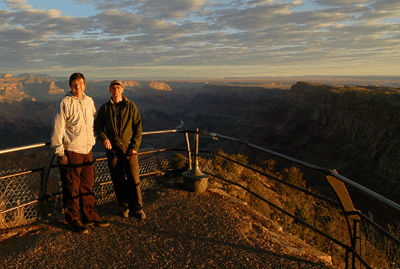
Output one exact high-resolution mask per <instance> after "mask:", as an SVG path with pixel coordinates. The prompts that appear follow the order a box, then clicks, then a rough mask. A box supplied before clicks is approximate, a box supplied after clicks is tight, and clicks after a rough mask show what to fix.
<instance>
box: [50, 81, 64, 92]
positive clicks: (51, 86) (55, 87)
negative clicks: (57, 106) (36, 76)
mask: <svg viewBox="0 0 400 269" xmlns="http://www.w3.org/2000/svg"><path fill="white" fill-rule="evenodd" d="M49 94H64V89H61V88H59V87H57V86H56V84H55V83H54V81H52V82H50V87H49Z"/></svg>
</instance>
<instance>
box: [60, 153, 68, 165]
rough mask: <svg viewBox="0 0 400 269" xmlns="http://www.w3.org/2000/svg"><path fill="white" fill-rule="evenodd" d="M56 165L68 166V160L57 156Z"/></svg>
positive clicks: (65, 157)
mask: <svg viewBox="0 0 400 269" xmlns="http://www.w3.org/2000/svg"><path fill="white" fill-rule="evenodd" d="M57 163H58V164H59V165H67V164H68V158H67V156H65V155H64V156H57Z"/></svg>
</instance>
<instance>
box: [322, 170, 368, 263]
mask: <svg viewBox="0 0 400 269" xmlns="http://www.w3.org/2000/svg"><path fill="white" fill-rule="evenodd" d="M334 172H335V173H337V172H336V171H334ZM326 179H327V180H328V182H329V183H330V184H331V186H332V188H333V190H334V191H335V193H336V195H337V196H338V198H339V200H340V203H341V205H342V210H343V212H344V215H345V216H346V219H347V224H348V227H349V235H350V243H351V247H352V249H353V250H354V252H356V253H358V254H359V255H360V256H361V257H362V253H361V229H360V217H359V216H358V215H356V214H354V213H355V211H356V209H355V207H354V205H353V201H352V200H351V197H350V195H349V192H348V191H347V188H346V186H345V185H344V183H343V182H342V181H340V180H338V179H337V178H335V177H333V176H330V175H328V176H326ZM346 263H347V262H346ZM347 264H351V265H352V268H357V269H358V268H361V262H360V261H359V260H356V257H355V255H353V253H351V255H350V256H349V257H348V263H347Z"/></svg>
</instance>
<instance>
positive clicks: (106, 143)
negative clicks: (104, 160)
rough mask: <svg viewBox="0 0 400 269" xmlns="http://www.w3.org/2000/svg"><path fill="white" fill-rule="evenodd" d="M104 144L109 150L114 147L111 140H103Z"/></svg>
mask: <svg viewBox="0 0 400 269" xmlns="http://www.w3.org/2000/svg"><path fill="white" fill-rule="evenodd" d="M103 146H104V148H105V149H108V150H111V149H112V146H111V142H110V140H106V141H104V142H103Z"/></svg>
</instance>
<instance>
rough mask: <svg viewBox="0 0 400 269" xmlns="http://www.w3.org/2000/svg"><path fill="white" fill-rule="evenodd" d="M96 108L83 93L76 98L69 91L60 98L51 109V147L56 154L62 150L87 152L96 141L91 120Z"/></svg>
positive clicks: (62, 151) (62, 152)
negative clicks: (79, 97) (80, 97)
mask: <svg viewBox="0 0 400 269" xmlns="http://www.w3.org/2000/svg"><path fill="white" fill-rule="evenodd" d="M95 114H96V108H95V106H94V102H93V99H92V98H90V97H89V96H87V95H86V94H83V97H82V99H78V98H77V97H76V96H74V95H73V94H72V93H71V92H70V93H68V94H67V95H66V96H65V97H64V98H63V99H61V100H60V101H59V102H58V103H57V105H56V107H55V108H54V110H53V120H52V121H53V132H52V135H51V147H53V148H55V150H56V152H55V153H56V154H57V155H61V156H62V155H64V150H68V151H74V152H76V153H80V154H88V153H89V152H90V151H91V150H92V147H93V145H94V144H95V143H96V138H95V136H94V129H93V122H94V115H95Z"/></svg>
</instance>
